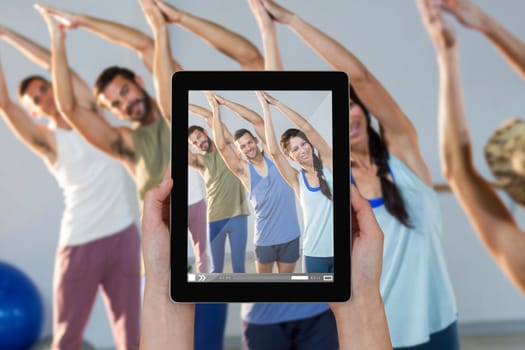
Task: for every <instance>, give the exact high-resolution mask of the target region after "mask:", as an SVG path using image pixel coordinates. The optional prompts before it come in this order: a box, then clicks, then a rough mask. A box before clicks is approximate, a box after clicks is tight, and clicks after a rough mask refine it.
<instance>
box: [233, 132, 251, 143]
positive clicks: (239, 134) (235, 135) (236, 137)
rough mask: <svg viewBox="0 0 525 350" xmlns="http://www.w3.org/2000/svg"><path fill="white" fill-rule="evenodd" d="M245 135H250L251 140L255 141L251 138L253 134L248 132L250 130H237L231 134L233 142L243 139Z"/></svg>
mask: <svg viewBox="0 0 525 350" xmlns="http://www.w3.org/2000/svg"><path fill="white" fill-rule="evenodd" d="M245 134H248V135H250V136H251V137H252V139H255V136H253V134H252V133H251V132H250V130H248V129H239V130H237V131H235V133H234V134H233V141H237V140H238V139H240V138H241V137H243V136H244V135H245Z"/></svg>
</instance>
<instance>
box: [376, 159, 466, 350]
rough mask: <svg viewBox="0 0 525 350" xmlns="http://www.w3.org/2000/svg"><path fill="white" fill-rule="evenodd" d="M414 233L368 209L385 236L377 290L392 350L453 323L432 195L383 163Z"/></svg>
mask: <svg viewBox="0 0 525 350" xmlns="http://www.w3.org/2000/svg"><path fill="white" fill-rule="evenodd" d="M388 164H389V166H390V170H391V174H392V175H393V176H395V184H396V185H397V186H398V188H399V190H400V192H401V195H402V197H403V199H404V202H405V205H406V209H407V212H408V215H409V220H410V223H411V225H412V226H413V228H409V227H406V226H404V225H402V224H401V223H400V222H399V221H398V220H397V219H396V218H395V217H393V216H392V215H390V214H389V213H388V211H387V210H386V208H385V206H384V205H381V204H380V205H377V206H376V207H374V208H373V210H374V213H375V216H376V219H377V221H378V223H379V226H380V227H381V229H382V230H383V233H384V235H385V239H384V248H383V249H384V250H383V271H382V273H381V281H380V289H381V295H382V296H383V302H384V304H385V311H386V317H387V321H388V328H389V330H390V337H391V339H392V344H393V346H394V347H406V346H413V345H416V344H421V343H424V342H427V341H428V340H429V335H430V334H431V333H435V332H437V331H440V330H443V329H444V328H446V327H447V326H449V325H450V324H451V323H453V322H454V321H456V319H457V307H456V301H455V298H454V293H453V290H452V284H451V282H450V279H449V275H448V272H447V267H446V264H445V258H444V255H443V247H442V243H441V236H442V219H441V211H440V207H439V201H438V197H437V194H436V193H435V192H434V191H433V189H432V188H430V187H429V186H428V185H427V184H425V183H424V182H423V181H421V179H419V178H418V177H417V176H416V175H415V174H414V173H413V172H412V171H411V170H410V169H409V168H408V167H407V166H406V165H405V164H403V163H402V162H401V161H400V160H399V159H397V158H395V157H394V156H392V155H390V159H389V162H388Z"/></svg>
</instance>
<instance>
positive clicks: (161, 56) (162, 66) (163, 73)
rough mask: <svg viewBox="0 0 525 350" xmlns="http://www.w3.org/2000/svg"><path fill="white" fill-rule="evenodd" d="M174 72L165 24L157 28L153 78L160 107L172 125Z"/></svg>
mask: <svg viewBox="0 0 525 350" xmlns="http://www.w3.org/2000/svg"><path fill="white" fill-rule="evenodd" d="M174 72H175V67H173V65H172V61H171V49H170V42H169V35H168V31H167V26H166V25H165V24H163V25H162V27H161V28H156V30H155V56H154V62H153V78H154V82H155V89H156V90H157V99H158V103H159V107H160V109H161V111H162V115H163V117H164V118H165V119H166V121H167V122H168V124H169V125H171V75H172V74H173V73H174Z"/></svg>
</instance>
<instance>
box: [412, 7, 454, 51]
mask: <svg viewBox="0 0 525 350" xmlns="http://www.w3.org/2000/svg"><path fill="white" fill-rule="evenodd" d="M417 3H418V7H419V11H420V13H421V20H422V21H423V24H424V25H425V28H426V29H427V31H428V34H429V36H430V38H431V39H432V42H433V43H434V45H435V47H436V50H438V51H442V50H447V49H450V48H453V47H455V45H456V42H457V38H456V34H455V32H454V30H453V29H452V26H451V25H450V24H449V23H448V22H447V21H445V19H444V18H443V12H442V10H441V5H440V3H437V2H436V1H435V0H418V2H417Z"/></svg>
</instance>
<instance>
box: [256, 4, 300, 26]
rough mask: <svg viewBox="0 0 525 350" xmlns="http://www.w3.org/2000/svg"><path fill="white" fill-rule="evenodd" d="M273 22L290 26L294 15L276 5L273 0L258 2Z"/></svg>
mask: <svg viewBox="0 0 525 350" xmlns="http://www.w3.org/2000/svg"><path fill="white" fill-rule="evenodd" d="M260 1H261V2H262V4H263V6H264V8H265V9H266V11H268V13H269V14H270V16H271V17H272V19H273V20H275V21H277V22H279V23H282V24H290V22H291V20H292V17H293V16H294V13H293V12H291V11H289V10H288V9H286V8H284V7H282V6H281V5H279V4H277V3H276V2H274V1H273V0H260Z"/></svg>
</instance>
